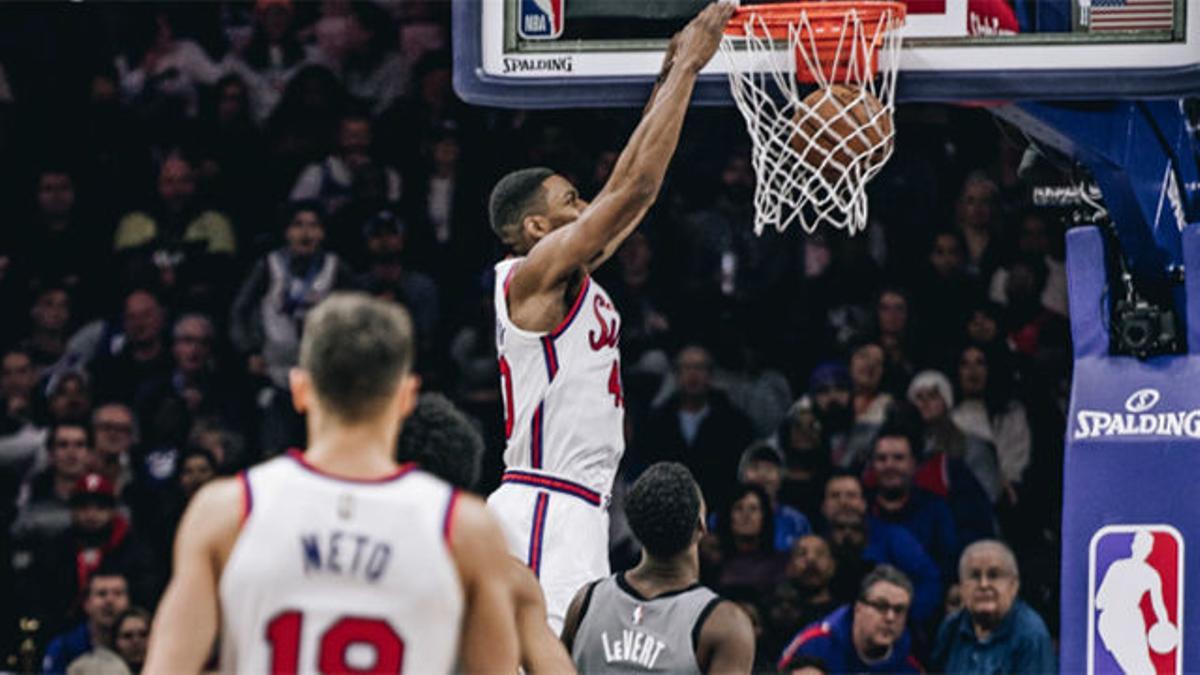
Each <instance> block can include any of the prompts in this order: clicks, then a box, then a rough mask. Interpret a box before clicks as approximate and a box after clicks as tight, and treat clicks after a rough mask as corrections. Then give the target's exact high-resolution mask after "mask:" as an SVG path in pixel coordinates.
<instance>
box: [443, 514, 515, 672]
mask: <svg viewBox="0 0 1200 675" xmlns="http://www.w3.org/2000/svg"><path fill="white" fill-rule="evenodd" d="M450 550H451V553H452V554H453V556H454V562H455V564H456V565H457V567H458V575H459V578H460V579H461V580H462V584H463V596H464V598H465V600H466V608H465V614H464V616H463V624H462V637H461V640H460V642H459V666H460V667H461V668H462V670H463V671H464V672H467V673H482V672H495V673H515V672H517V665H518V663H519V653H518V646H517V645H518V643H517V629H516V621H515V620H514V618H515V617H516V605H515V603H514V601H513V591H512V585H511V583H510V581H509V578H508V575H506V574H497V573H496V569H495V565H496V564H497V561H499V560H505V559H507V558H508V557H509V555H508V551H507V550H506V549H505V546H504V536H503V535H502V534H501V533H500V526H499V525H497V524H496V522H495V521H494V520H492V517H491V515H490V514H488V512H487V509H486V507H485V506H484V505H483V502H482V501H481V500H480V499H479V498H477V497H472V496H470V495H465V494H463V495H459V497H458V503H457V504H456V505H455V509H454V516H453V520H452V521H451V532H450Z"/></svg>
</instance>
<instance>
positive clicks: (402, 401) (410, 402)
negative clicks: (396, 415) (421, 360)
mask: <svg viewBox="0 0 1200 675" xmlns="http://www.w3.org/2000/svg"><path fill="white" fill-rule="evenodd" d="M420 395H421V376H420V375H417V374H416V373H409V374H408V375H405V376H404V377H403V378H401V379H400V385H399V387H397V389H396V405H397V406H398V407H399V408H400V419H402V420H404V419H408V416H409V415H411V414H412V413H413V410H414V409H416V407H417V398H418V397H420Z"/></svg>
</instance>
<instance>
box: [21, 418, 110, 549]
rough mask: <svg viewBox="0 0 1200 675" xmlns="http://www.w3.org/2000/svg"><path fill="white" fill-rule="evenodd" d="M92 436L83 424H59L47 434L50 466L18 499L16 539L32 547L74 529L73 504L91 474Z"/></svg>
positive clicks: (29, 482)
mask: <svg viewBox="0 0 1200 675" xmlns="http://www.w3.org/2000/svg"><path fill="white" fill-rule="evenodd" d="M91 449H92V436H91V434H90V433H89V432H88V428H87V427H86V426H84V424H83V422H64V423H61V424H55V425H53V426H51V427H50V429H49V431H47V432H46V451H47V453H48V454H49V456H50V465H49V466H47V467H46V468H45V469H43V470H42V471H40V472H38V473H36V474H34V475H33V476H32V477H31V478H30V479H29V481H28V482H26V483H25V484H24V485H23V486H22V487H21V492H20V494H19V495H18V496H17V500H16V502H17V520H16V522H15V523H13V526H12V535H13V539H14V540H17V541H22V540H23V541H25V542H29V543H33V542H37V541H41V540H45V539H50V538H52V537H54V536H56V535H58V534H59V533H60V532H63V531H65V530H66V529H67V528H68V527H70V526H71V511H70V500H71V494H72V492H73V491H74V489H75V483H76V481H78V480H79V478H80V477H82V476H83V475H84V474H85V473H86V472H87V470H88V462H89V455H90V454H91Z"/></svg>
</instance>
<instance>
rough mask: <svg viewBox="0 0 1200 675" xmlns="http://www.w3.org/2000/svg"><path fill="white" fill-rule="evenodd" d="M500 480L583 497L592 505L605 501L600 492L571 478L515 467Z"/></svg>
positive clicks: (598, 504)
mask: <svg viewBox="0 0 1200 675" xmlns="http://www.w3.org/2000/svg"><path fill="white" fill-rule="evenodd" d="M500 482H502V483H519V484H521V485H530V486H533V487H536V488H542V489H545V490H553V491H555V492H561V493H562V494H565V495H571V496H572V497H576V498H578V499H582V500H583V501H585V502H587V503H588V504H591V505H592V506H600V503H601V502H602V501H603V498H602V497H601V496H600V493H599V492H596V491H595V490H592V489H590V488H586V487H584V486H582V485H580V484H579V483H572V482H571V481H569V480H563V479H561V478H554V477H551V476H543V475H541V474H536V473H526V472H524V471H518V470H515V469H514V470H509V471H505V472H504V475H503V476H502V477H501V478H500Z"/></svg>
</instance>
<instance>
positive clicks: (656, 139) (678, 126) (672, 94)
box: [511, 4, 733, 298]
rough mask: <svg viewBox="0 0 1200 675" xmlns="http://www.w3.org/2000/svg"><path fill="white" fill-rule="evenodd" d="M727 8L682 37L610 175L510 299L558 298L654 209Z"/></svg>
mask: <svg viewBox="0 0 1200 675" xmlns="http://www.w3.org/2000/svg"><path fill="white" fill-rule="evenodd" d="M732 12H733V7H732V6H731V5H723V4H721V5H716V4H714V5H711V6H709V7H708V8H706V9H705V10H704V11H702V12H701V13H700V14H699V15H698V16H697V17H696V18H695V19H693V20H692V22H691V23H689V24H688V25H687V27H685V28H684V29H683V31H682V32H681V34H680V36H679V38H678V42H677V44H676V56H675V58H674V59H673V64H672V66H671V68H670V69H669V72H668V74H667V77H666V79H665V80H663V82H662V83H661V85H660V86H659V88H658V90H657V91H656V92H655V95H654V98H653V100H652V102H651V103H650V106H649V108H648V109H647V111H646V114H645V115H644V116H643V117H642V120H641V122H639V123H638V126H637V128H636V129H634V131H633V134H632V135H631V136H630V137H629V142H628V143H626V145H625V149H624V150H623V151H621V155H620V156H619V157H618V158H617V162H616V164H615V165H614V166H613V171H612V175H611V176H609V179H608V182H607V183H605V185H604V188H603V189H601V190H600V193H599V194H598V195H596V198H595V200H593V201H592V203H591V204H589V205H588V207H587V208H586V209H584V211H583V213H582V214H580V216H579V219H578V220H576V221H575V222H574V223H571V224H570V225H566V226H564V227H561V228H559V229H557V230H555V231H554V232H551V233H550V234H548V235H546V236H545V237H543V238H542V240H541V241H540V242H538V245H537V246H535V247H534V248H533V250H531V251H530V253H529V256H528V258H527V259H526V261H525V263H524V264H522V265H521V267H520V269H518V271H517V273H516V275H515V276H514V277H513V282H512V287H511V292H512V293H513V297H514V298H521V297H528V296H529V295H534V294H537V293H542V292H559V291H561V289H562V287H563V285H564V284H565V283H567V281H568V280H570V279H571V278H572V275H575V274H577V273H578V272H579V271H580V269H584V270H585V271H590V270H591V269H594V268H595V267H596V266H597V265H599V264H600V263H601V262H603V261H604V259H605V257H606V255H611V253H612V250H613V248H615V247H610V245H612V244H619V243H620V241H619V239H620V238H621V237H622V236H624V235H628V233H629V230H631V229H632V228H633V227H635V226H636V225H637V224H638V222H640V221H641V219H642V217H643V216H645V215H646V211H647V210H649V208H650V206H651V205H652V204H653V203H654V199H655V197H656V196H657V195H658V191H659V188H660V187H662V182H663V177H664V176H665V175H666V172H667V166H668V165H669V164H670V162H671V157H672V156H673V155H674V154H675V147H676V146H677V145H678V144H679V133H680V131H681V130H682V129H683V118H684V114H685V113H686V112H687V108H688V103H689V101H690V100H691V98H692V89H693V88H694V87H695V84H696V76H697V75H698V74H699V72H700V69H701V68H703V67H704V66H705V64H707V63H708V60H709V59H710V58H711V57H712V54H713V52H714V51H715V50H716V46H717V44H718V42H719V41H720V36H721V29H722V28H723V27H724V25H725V22H726V20H727V19H728V18H729V15H730V14H732Z"/></svg>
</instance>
